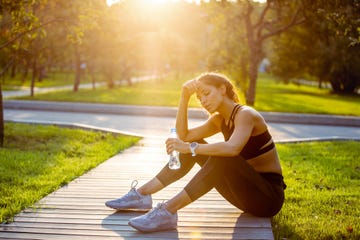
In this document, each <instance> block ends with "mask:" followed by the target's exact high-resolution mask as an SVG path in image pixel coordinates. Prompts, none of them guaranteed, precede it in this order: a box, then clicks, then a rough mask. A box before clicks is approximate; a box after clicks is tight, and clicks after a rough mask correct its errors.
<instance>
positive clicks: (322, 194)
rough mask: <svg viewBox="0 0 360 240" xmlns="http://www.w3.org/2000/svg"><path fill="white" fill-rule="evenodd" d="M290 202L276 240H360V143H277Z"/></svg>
mask: <svg viewBox="0 0 360 240" xmlns="http://www.w3.org/2000/svg"><path fill="white" fill-rule="evenodd" d="M277 148H278V151H279V155H280V158H281V162H282V166H283V175H284V178H285V181H286V184H287V185H288V187H287V189H286V190H285V194H286V200H285V203H284V206H283V208H282V210H281V211H280V213H279V214H278V215H276V216H275V217H274V218H273V230H274V234H275V238H276V239H360V221H359V219H360V208H359V206H360V160H359V155H360V142H352V141H346V142H345V141H344V142H321V143H318V142H313V143H298V144H278V145H277Z"/></svg>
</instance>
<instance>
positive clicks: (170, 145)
mask: <svg viewBox="0 0 360 240" xmlns="http://www.w3.org/2000/svg"><path fill="white" fill-rule="evenodd" d="M234 124H235V129H234V132H233V134H232V135H231V137H230V139H229V140H228V141H226V142H218V143H211V144H199V147H198V148H197V149H196V154H200V155H209V156H237V155H239V154H240V152H241V151H242V149H243V148H244V146H245V144H246V143H247V141H248V140H249V138H250V136H251V134H252V131H253V128H254V116H253V115H252V113H251V112H250V111H247V110H242V111H240V112H239V113H238V114H236V117H235V119H234ZM173 149H175V150H178V151H179V152H181V153H191V152H190V147H189V143H185V142H182V141H180V140H170V141H169V142H167V150H168V151H169V152H171V151H172V150H173Z"/></svg>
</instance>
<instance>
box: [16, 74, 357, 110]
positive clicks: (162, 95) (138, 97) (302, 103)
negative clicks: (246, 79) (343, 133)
mask: <svg viewBox="0 0 360 240" xmlns="http://www.w3.org/2000/svg"><path fill="white" fill-rule="evenodd" d="M191 77H194V76H186V77H181V79H180V80H179V79H176V78H175V77H168V78H167V79H164V80H159V79H156V80H149V81H146V82H142V83H138V84H134V85H133V86H132V87H127V86H126V87H117V88H114V89H107V88H98V89H96V90H91V89H81V90H80V91H79V92H77V93H75V92H72V91H61V92H55V93H54V92H53V93H47V94H36V93H35V97H21V98H18V99H27V100H47V101H67V102H89V103H115V104H132V105H152V106H172V107H175V106H177V105H178V101H179V96H180V89H181V85H182V84H183V83H184V81H186V80H187V79H190V78H191ZM241 98H242V99H243V96H241ZM190 106H191V107H200V104H199V102H198V101H197V100H196V99H195V97H193V98H192V99H191V103H190ZM359 106H360V96H340V95H336V94H331V93H330V90H328V89H318V88H317V87H311V86H298V85H295V84H283V83H279V82H277V81H276V80H275V79H274V78H273V77H271V76H268V75H260V77H259V79H258V85H257V93H256V102H255V108H256V109H258V110H260V111H270V112H293V113H319V114H336V115H350V116H360V107H359Z"/></svg>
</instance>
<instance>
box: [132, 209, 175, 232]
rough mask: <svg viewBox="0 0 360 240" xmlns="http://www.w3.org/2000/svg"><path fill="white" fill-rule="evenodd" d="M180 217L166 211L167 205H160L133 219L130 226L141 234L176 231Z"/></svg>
mask: <svg viewBox="0 0 360 240" xmlns="http://www.w3.org/2000/svg"><path fill="white" fill-rule="evenodd" d="M177 221H178V215H177V213H174V214H172V213H171V212H169V211H168V210H167V209H166V205H165V203H158V205H157V206H156V207H154V208H153V209H152V210H151V211H149V212H148V213H146V214H144V215H142V216H139V217H135V218H131V219H130V221H129V225H130V226H132V227H133V228H135V229H137V230H139V231H141V232H157V231H164V230H170V229H175V228H176V227H177Z"/></svg>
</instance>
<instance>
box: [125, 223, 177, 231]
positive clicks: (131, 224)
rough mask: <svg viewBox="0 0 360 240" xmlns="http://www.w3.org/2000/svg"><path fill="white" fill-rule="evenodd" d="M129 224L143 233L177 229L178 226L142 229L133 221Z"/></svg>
mask: <svg viewBox="0 0 360 240" xmlns="http://www.w3.org/2000/svg"><path fill="white" fill-rule="evenodd" d="M128 225H129V226H130V227H133V228H135V229H136V230H138V231H139V232H142V233H151V232H162V231H170V230H175V229H176V228H177V226H175V227H172V228H164V229H156V230H143V229H140V228H138V227H137V226H135V225H133V224H131V222H128Z"/></svg>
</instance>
